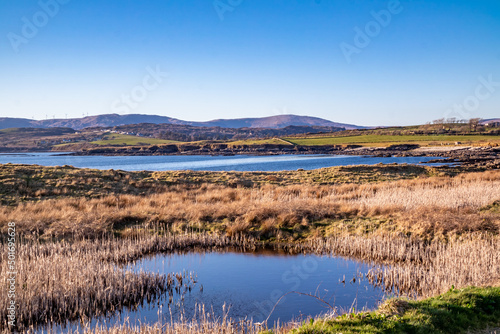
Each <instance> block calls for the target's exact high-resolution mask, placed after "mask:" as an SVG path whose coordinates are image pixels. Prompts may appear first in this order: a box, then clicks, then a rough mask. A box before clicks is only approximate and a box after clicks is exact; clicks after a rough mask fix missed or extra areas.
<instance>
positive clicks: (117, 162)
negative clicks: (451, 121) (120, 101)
mask: <svg viewBox="0 0 500 334" xmlns="http://www.w3.org/2000/svg"><path fill="white" fill-rule="evenodd" d="M433 159H436V158H435V157H391V158H376V157H369V156H345V155H273V156H248V155H239V156H206V155H195V156H193V155H188V156H172V155H171V156H68V155H63V154H54V153H26V154H0V164H4V163H9V162H10V163H18V164H38V165H43V166H63V165H71V166H75V167H80V168H95V169H121V170H125V171H139V170H152V171H168V170H199V171H201V170H203V171H280V170H296V169H299V168H303V169H307V170H308V169H317V168H323V167H332V166H347V165H374V164H378V163H384V164H388V163H408V164H419V163H422V162H426V161H429V160H433ZM430 165H436V164H430ZM437 165H439V164H437Z"/></svg>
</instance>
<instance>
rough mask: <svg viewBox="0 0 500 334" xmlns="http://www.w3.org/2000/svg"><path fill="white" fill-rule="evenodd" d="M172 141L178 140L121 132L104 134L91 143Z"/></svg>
mask: <svg viewBox="0 0 500 334" xmlns="http://www.w3.org/2000/svg"><path fill="white" fill-rule="evenodd" d="M172 143H178V142H177V141H175V140H164V139H158V138H150V137H139V136H131V135H124V134H120V133H106V134H104V135H103V136H102V139H101V140H96V141H91V142H90V144H94V145H100V146H103V145H104V146H105V145H113V146H116V145H120V146H122V145H123V146H131V145H158V144H172Z"/></svg>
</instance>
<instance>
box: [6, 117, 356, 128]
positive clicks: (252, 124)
mask: <svg viewBox="0 0 500 334" xmlns="http://www.w3.org/2000/svg"><path fill="white" fill-rule="evenodd" d="M139 123H151V124H176V125H190V126H203V127H221V128H270V129H279V128H285V127H287V126H322V127H338V128H345V129H347V130H350V129H361V128H364V127H361V126H357V125H352V124H343V123H336V122H332V121H329V120H326V119H322V118H318V117H310V116H297V115H278V116H270V117H262V118H240V119H217V120H212V121H208V122H190V121H183V120H179V119H176V118H172V117H166V116H158V115H141V114H130V115H118V114H105V115H97V116H87V117H83V118H70V119H47V120H31V119H26V118H8V117H4V118H0V129H7V128H52V127H66V128H72V129H75V130H80V129H84V128H89V127H113V126H120V125H129V124H139Z"/></svg>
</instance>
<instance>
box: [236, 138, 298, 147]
mask: <svg viewBox="0 0 500 334" xmlns="http://www.w3.org/2000/svg"><path fill="white" fill-rule="evenodd" d="M227 144H228V145H229V146H237V145H264V144H273V145H292V144H291V143H289V142H287V141H286V140H283V139H280V138H269V139H247V140H237V141H232V142H228V143H227Z"/></svg>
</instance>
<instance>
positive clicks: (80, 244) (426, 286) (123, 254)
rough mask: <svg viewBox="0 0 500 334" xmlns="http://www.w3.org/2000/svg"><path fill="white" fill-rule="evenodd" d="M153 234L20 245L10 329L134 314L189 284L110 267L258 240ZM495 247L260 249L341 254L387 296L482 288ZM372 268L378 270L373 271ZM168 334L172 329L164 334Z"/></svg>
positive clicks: (346, 244) (395, 240) (383, 244)
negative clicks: (360, 264)
mask: <svg viewBox="0 0 500 334" xmlns="http://www.w3.org/2000/svg"><path fill="white" fill-rule="evenodd" d="M156 232H158V233H155V234H145V233H140V234H137V235H134V236H133V237H129V238H114V237H109V238H101V239H93V240H80V241H72V242H67V241H62V242H39V241H26V242H24V243H21V244H20V245H19V247H18V252H19V256H18V264H17V270H18V273H19V274H18V277H17V280H16V285H17V291H18V296H17V303H18V305H19V309H18V315H17V316H18V325H19V326H20V327H22V326H24V327H25V328H28V327H30V326H35V325H41V324H45V323H50V324H54V323H65V322H66V321H67V320H70V319H74V320H76V319H78V320H88V319H89V318H91V317H95V316H98V315H105V314H110V313H112V312H113V311H119V310H120V309H122V308H123V307H131V308H134V307H137V306H138V305H141V303H142V302H151V301H154V300H155V299H156V298H158V297H159V296H160V295H162V294H164V293H166V292H169V293H173V292H174V291H176V292H179V293H181V292H182V291H185V290H186V286H192V285H193V284H194V283H193V279H191V280H190V279H189V277H190V276H189V275H186V274H184V275H182V274H181V275H177V277H176V276H175V275H167V276H166V275H160V274H156V273H144V272H142V273H141V272H135V273H134V272H129V271H126V270H124V269H123V267H120V266H117V265H116V264H117V263H121V264H126V263H129V262H130V261H133V260H136V259H139V258H141V257H143V256H145V255H149V254H151V255H153V254H157V253H162V252H165V253H172V252H177V251H182V252H184V251H189V250H193V251H196V250H200V251H205V250H209V251H210V250H220V251H224V250H226V249H228V248H230V249H234V248H235V247H237V248H239V249H241V250H247V251H252V250H255V249H256V248H257V247H262V246H263V244H262V243H261V242H258V241H256V240H254V239H251V238H247V237H244V236H235V237H227V236H217V235H207V234H183V235H173V234H170V233H168V232H165V231H163V232H161V231H156ZM498 241H499V238H498V237H494V236H491V235H490V236H486V235H476V236H474V235H469V236H467V237H462V238H461V239H460V238H457V239H454V240H449V241H448V242H447V243H443V242H440V241H438V240H435V241H431V242H429V241H422V240H418V239H414V238H409V237H403V236H399V237H398V236H392V237H391V236H383V237H382V236H376V235H372V236H369V237H368V236H365V237H361V236H342V237H331V238H319V239H314V240H310V241H308V242H304V243H301V244H298V243H294V244H286V243H285V244H278V243H275V244H272V245H268V246H272V247H275V248H276V249H279V250H281V251H283V250H284V251H286V252H289V253H310V254H328V255H332V256H336V255H341V256H347V257H351V258H356V259H359V260H363V261H366V262H372V263H374V264H375V267H374V269H373V270H372V271H370V272H369V273H368V275H367V276H368V278H369V279H370V280H371V282H372V283H373V284H376V285H381V286H383V287H384V288H385V289H387V290H388V291H389V290H390V291H395V292H397V293H402V294H411V295H417V294H418V295H420V296H427V295H431V294H436V293H441V292H444V291H446V290H448V289H449V288H450V287H451V286H452V285H454V286H455V287H456V288H460V287H464V286H467V285H482V284H488V283H489V282H490V280H494V279H495V278H496V279H498V278H500V259H499V256H500V252H499V251H500V249H499V248H500V246H499V245H500V243H499V242H498ZM377 264H385V266H380V267H377ZM1 268H2V273H5V272H6V269H5V268H6V261H5V255H3V256H2V263H1ZM179 277H180V279H179ZM2 279H3V277H2ZM184 283H187V285H184ZM6 301H7V291H6V289H3V291H0V302H1V304H2V305H5V303H6ZM21 305H22V307H21ZM4 312H5V309H1V310H0V316H1V317H2V323H1V328H2V329H5V328H6V323H5V322H4V321H5V319H6V314H4ZM215 325H216V324H213V326H215ZM218 325H221V326H222V325H224V324H218ZM224 326H228V324H225V325H224ZM176 328H178V327H176ZM214 328H216V327H214ZM217 328H218V327H217ZM224 328H225V327H224ZM227 328H230V327H227ZM170 332H172V333H174V332H175V331H173V329H169V333H170ZM177 332H178V331H177Z"/></svg>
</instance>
